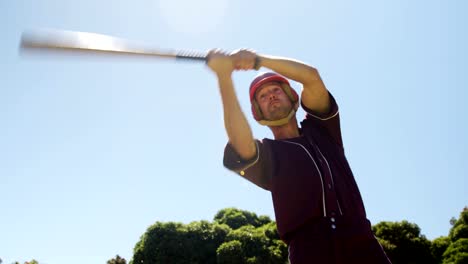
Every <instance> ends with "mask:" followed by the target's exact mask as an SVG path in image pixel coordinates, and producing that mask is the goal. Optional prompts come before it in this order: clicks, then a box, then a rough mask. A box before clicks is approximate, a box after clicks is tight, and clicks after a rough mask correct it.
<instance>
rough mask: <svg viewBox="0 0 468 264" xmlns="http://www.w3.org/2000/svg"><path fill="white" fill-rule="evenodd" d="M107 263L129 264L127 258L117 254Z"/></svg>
mask: <svg viewBox="0 0 468 264" xmlns="http://www.w3.org/2000/svg"><path fill="white" fill-rule="evenodd" d="M107 264H127V260H125V258H122V257H120V256H119V255H116V256H115V258H112V259H109V260H108V261H107Z"/></svg>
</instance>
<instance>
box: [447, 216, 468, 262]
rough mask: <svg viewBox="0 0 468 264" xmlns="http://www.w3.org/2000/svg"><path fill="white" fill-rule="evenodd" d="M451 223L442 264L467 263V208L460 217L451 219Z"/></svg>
mask: <svg viewBox="0 0 468 264" xmlns="http://www.w3.org/2000/svg"><path fill="white" fill-rule="evenodd" d="M450 223H451V224H452V225H453V226H452V228H451V229H450V232H449V236H448V238H449V239H450V241H451V243H450V244H449V246H448V247H447V249H446V250H445V252H444V253H443V255H442V260H443V262H442V263H444V264H468V208H467V207H465V208H464V209H463V211H462V212H461V213H460V217H459V218H458V220H457V219H454V218H453V219H452V220H451V221H450Z"/></svg>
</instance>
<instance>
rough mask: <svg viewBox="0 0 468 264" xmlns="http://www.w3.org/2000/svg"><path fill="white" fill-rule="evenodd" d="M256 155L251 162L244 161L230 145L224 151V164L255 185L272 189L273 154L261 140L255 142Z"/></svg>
mask: <svg viewBox="0 0 468 264" xmlns="http://www.w3.org/2000/svg"><path fill="white" fill-rule="evenodd" d="M255 145H256V150H257V151H256V155H255V156H254V157H253V158H252V159H250V160H244V159H242V158H241V157H240V156H239V154H238V153H237V152H236V150H235V149H234V148H233V147H232V146H231V144H230V143H228V144H227V145H226V147H225V149H224V158H223V164H224V167H226V168H227V169H229V170H231V171H234V172H236V173H238V174H239V175H240V176H242V177H243V178H245V179H247V180H249V181H250V182H252V183H254V184H255V185H257V186H259V187H261V188H263V189H265V190H269V189H270V178H271V176H270V174H271V173H270V171H271V165H272V164H271V154H270V151H269V148H268V147H267V146H266V145H265V144H264V143H262V142H261V141H259V140H256V141H255Z"/></svg>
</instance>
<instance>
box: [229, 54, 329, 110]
mask: <svg viewBox="0 0 468 264" xmlns="http://www.w3.org/2000/svg"><path fill="white" fill-rule="evenodd" d="M232 56H233V57H234V66H235V68H236V69H243V70H249V69H253V67H254V65H255V61H256V60H257V62H258V65H256V66H260V67H266V68H269V69H271V70H273V71H275V72H277V73H279V74H281V75H283V76H285V77H286V78H289V79H292V80H294V81H296V82H299V83H302V85H303V90H302V94H301V100H302V103H303V104H304V105H305V106H306V107H307V108H309V109H310V110H312V111H314V112H315V113H316V114H318V115H325V114H328V112H329V110H330V98H329V94H328V91H327V89H326V87H325V85H324V83H323V82H322V79H321V78H320V75H319V73H318V71H317V69H315V68H313V67H312V66H310V65H307V64H305V63H303V62H300V61H298V60H294V59H290V58H284V57H276V56H270V55H260V54H256V53H255V52H253V51H250V50H239V51H236V52H235V53H233V54H232Z"/></svg>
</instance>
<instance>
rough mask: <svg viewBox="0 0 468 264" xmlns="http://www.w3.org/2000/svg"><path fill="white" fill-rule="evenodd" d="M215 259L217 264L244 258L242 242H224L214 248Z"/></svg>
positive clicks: (234, 261)
mask: <svg viewBox="0 0 468 264" xmlns="http://www.w3.org/2000/svg"><path fill="white" fill-rule="evenodd" d="M216 259H217V263H218V264H237V263H243V262H244V260H245V255H244V250H243V248H242V243H241V242H240V241H238V240H231V241H229V242H224V243H223V244H221V246H219V248H218V249H217V250H216Z"/></svg>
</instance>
